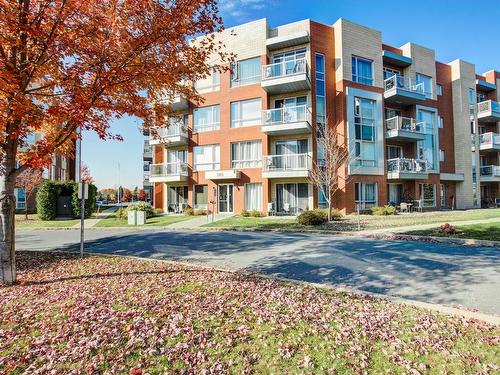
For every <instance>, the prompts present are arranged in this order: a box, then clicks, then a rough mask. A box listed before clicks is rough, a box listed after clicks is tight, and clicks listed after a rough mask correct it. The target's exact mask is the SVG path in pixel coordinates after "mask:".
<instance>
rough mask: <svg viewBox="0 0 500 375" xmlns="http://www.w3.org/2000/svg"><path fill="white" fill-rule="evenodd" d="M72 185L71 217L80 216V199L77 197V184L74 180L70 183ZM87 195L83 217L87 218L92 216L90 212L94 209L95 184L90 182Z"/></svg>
mask: <svg viewBox="0 0 500 375" xmlns="http://www.w3.org/2000/svg"><path fill="white" fill-rule="evenodd" d="M72 185H73V194H72V198H71V203H72V205H73V217H75V218H79V217H80V205H81V203H80V199H78V184H77V183H76V182H73V183H72ZM88 187H89V197H88V199H86V200H85V218H89V217H90V216H92V213H93V212H94V211H95V207H96V205H95V202H96V196H97V188H96V187H95V185H92V184H90V185H89V186H88Z"/></svg>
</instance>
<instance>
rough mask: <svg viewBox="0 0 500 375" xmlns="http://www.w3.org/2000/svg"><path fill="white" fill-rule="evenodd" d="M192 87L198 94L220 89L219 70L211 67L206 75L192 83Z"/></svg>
mask: <svg viewBox="0 0 500 375" xmlns="http://www.w3.org/2000/svg"><path fill="white" fill-rule="evenodd" d="M194 88H195V89H196V91H198V93H199V94H203V93H205V92H212V91H218V90H220V72H219V71H218V70H217V69H216V68H213V69H212V72H211V73H210V75H209V76H208V77H205V78H201V79H199V80H197V81H196V82H195V83H194Z"/></svg>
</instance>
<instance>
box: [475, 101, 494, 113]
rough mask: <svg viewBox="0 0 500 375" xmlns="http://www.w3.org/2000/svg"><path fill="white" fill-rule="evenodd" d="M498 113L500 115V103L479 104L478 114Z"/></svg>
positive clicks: (487, 102) (486, 102)
mask: <svg viewBox="0 0 500 375" xmlns="http://www.w3.org/2000/svg"><path fill="white" fill-rule="evenodd" d="M490 112H497V113H500V103H499V102H495V101H493V100H485V101H484V102H480V103H477V114H478V115H480V114H482V113H490Z"/></svg>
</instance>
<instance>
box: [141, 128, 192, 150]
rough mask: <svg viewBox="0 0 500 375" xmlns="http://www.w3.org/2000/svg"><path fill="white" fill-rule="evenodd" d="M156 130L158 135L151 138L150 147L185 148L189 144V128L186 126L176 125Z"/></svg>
mask: <svg viewBox="0 0 500 375" xmlns="http://www.w3.org/2000/svg"><path fill="white" fill-rule="evenodd" d="M155 130H156V135H153V134H151V135H150V137H149V144H150V145H158V144H165V145H168V146H185V145H187V144H188V128H187V126H186V125H184V124H181V123H174V124H171V125H168V126H167V127H162V128H156V129H155Z"/></svg>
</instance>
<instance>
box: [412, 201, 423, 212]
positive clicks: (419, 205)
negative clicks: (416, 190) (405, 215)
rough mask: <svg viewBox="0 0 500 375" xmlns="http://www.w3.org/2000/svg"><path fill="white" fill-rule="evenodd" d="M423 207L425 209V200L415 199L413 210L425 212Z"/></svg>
mask: <svg viewBox="0 0 500 375" xmlns="http://www.w3.org/2000/svg"><path fill="white" fill-rule="evenodd" d="M423 209H424V205H423V201H422V200H421V199H420V200H418V201H415V203H414V205H413V211H416V212H423Z"/></svg>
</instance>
